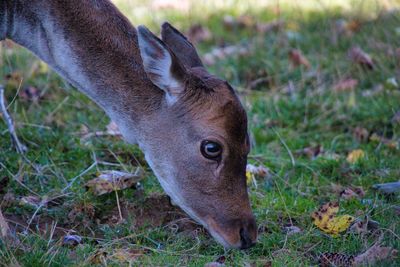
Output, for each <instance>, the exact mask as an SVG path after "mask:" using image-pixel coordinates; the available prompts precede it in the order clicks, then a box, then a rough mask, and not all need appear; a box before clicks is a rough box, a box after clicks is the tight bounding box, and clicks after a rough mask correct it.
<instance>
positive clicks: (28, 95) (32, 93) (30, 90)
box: [19, 86, 41, 103]
mask: <svg viewBox="0 0 400 267" xmlns="http://www.w3.org/2000/svg"><path fill="white" fill-rule="evenodd" d="M19 97H20V98H21V99H22V100H25V101H29V102H34V103H37V102H38V101H39V99H40V97H41V91H40V90H39V89H37V88H36V87H33V86H28V87H25V88H23V89H22V90H20V91H19Z"/></svg>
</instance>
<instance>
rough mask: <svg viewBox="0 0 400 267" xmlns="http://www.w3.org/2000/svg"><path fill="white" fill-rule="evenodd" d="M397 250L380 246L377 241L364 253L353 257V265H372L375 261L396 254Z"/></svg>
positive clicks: (392, 256)
mask: <svg viewBox="0 0 400 267" xmlns="http://www.w3.org/2000/svg"><path fill="white" fill-rule="evenodd" d="M397 252H398V251H397V250H395V249H393V248H392V247H382V246H381V245H380V244H379V242H377V243H376V244H375V245H373V246H372V247H370V248H369V249H367V251H365V252H364V253H362V254H360V255H358V256H356V257H354V265H355V266H361V265H362V266H373V265H374V264H375V263H376V262H377V261H380V260H383V259H391V258H394V257H396V256H397Z"/></svg>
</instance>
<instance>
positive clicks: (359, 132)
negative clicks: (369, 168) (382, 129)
mask: <svg viewBox="0 0 400 267" xmlns="http://www.w3.org/2000/svg"><path fill="white" fill-rule="evenodd" d="M353 136H354V138H355V139H356V140H357V141H358V142H360V143H361V142H366V141H368V136H369V131H368V130H367V129H365V128H363V127H360V126H358V127H356V128H354V130H353Z"/></svg>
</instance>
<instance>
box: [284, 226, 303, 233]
mask: <svg viewBox="0 0 400 267" xmlns="http://www.w3.org/2000/svg"><path fill="white" fill-rule="evenodd" d="M285 232H286V234H287V235H293V234H297V233H301V232H302V231H301V229H300V228H299V227H297V226H295V225H290V226H286V227H285Z"/></svg>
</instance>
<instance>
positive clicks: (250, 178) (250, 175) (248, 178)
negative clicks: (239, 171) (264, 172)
mask: <svg viewBox="0 0 400 267" xmlns="http://www.w3.org/2000/svg"><path fill="white" fill-rule="evenodd" d="M253 179H254V174H253V173H251V172H250V171H246V182H247V184H251V183H252V182H253Z"/></svg>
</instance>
